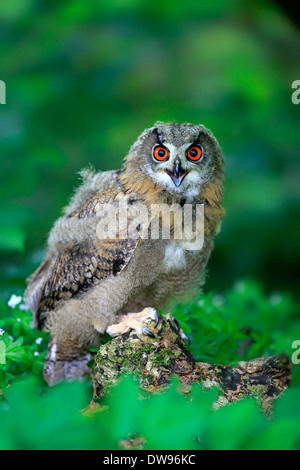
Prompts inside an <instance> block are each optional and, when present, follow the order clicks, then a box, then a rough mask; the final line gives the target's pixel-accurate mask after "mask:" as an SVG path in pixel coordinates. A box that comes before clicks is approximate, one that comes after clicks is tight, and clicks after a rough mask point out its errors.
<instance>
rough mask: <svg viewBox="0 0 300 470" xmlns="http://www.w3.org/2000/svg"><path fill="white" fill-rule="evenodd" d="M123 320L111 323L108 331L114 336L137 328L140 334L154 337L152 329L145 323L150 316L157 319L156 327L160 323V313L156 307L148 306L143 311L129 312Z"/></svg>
mask: <svg viewBox="0 0 300 470" xmlns="http://www.w3.org/2000/svg"><path fill="white" fill-rule="evenodd" d="M121 318H122V320H121V321H120V322H119V323H115V324H113V325H110V326H109V327H108V328H107V329H106V332H107V333H108V334H109V335H110V336H112V337H114V336H118V335H123V334H124V333H127V332H128V331H130V330H135V331H136V332H137V333H138V334H140V335H141V334H144V335H148V336H152V337H154V334H153V333H152V331H150V330H149V328H148V327H147V326H146V325H145V324H144V322H145V320H147V319H148V318H150V319H152V320H154V321H155V325H154V327H155V328H156V326H157V323H158V314H157V311H156V310H155V308H152V307H147V308H145V309H144V310H142V312H139V313H128V314H127V315H123V316H122V317H121Z"/></svg>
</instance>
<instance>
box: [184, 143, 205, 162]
mask: <svg viewBox="0 0 300 470" xmlns="http://www.w3.org/2000/svg"><path fill="white" fill-rule="evenodd" d="M187 157H188V159H189V160H192V161H193V162H196V161H198V160H200V158H201V157H202V149H201V147H199V146H198V145H194V146H193V147H191V148H189V149H188V152H187Z"/></svg>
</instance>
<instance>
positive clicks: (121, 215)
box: [25, 122, 224, 385]
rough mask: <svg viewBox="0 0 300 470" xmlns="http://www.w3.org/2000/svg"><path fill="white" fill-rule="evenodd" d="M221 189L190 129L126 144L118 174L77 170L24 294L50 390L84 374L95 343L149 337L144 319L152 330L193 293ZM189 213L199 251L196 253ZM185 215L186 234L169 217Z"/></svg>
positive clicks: (199, 128) (217, 156)
mask: <svg viewBox="0 0 300 470" xmlns="http://www.w3.org/2000/svg"><path fill="white" fill-rule="evenodd" d="M223 182H224V161H223V156H222V152H221V149H220V146H219V144H218V142H217V140H216V138H215V137H214V136H213V134H212V133H211V131H209V130H208V129H206V128H205V127H204V126H203V125H192V124H177V123H163V122H157V123H156V124H155V125H154V126H153V127H151V128H149V129H146V130H145V131H144V132H143V133H142V134H141V135H140V136H139V138H138V139H137V141H136V142H135V143H134V144H133V146H132V147H131V149H130V151H129V154H128V156H127V157H126V158H125V159H124V164H123V167H122V169H120V170H111V171H106V172H98V173H97V172H95V171H94V170H91V169H88V170H83V172H82V183H81V185H80V186H79V188H78V189H77V191H76V192H75V194H74V195H73V197H72V198H71V200H70V203H69V205H68V206H67V207H66V208H65V209H64V211H63V215H62V216H61V217H60V218H59V219H58V220H57V221H56V222H55V224H54V226H53V228H52V230H51V231H50V234H49V238H48V246H47V252H46V255H45V259H44V261H43V262H42V264H41V265H40V266H39V268H38V269H37V270H36V271H35V272H34V273H33V274H32V275H31V276H30V277H29V279H28V280H27V283H28V286H27V289H26V292H25V300H26V302H27V304H28V305H29V307H30V308H31V310H32V312H33V320H34V324H35V325H37V327H38V329H41V330H46V331H49V332H50V340H49V346H48V352H47V356H46V361H45V366H44V377H45V380H46V381H47V382H48V383H49V384H50V385H52V384H54V383H57V382H58V381H61V380H63V379H71V378H73V377H79V376H81V375H83V374H85V373H86V371H87V370H88V368H87V362H89V361H90V359H91V358H92V356H91V353H90V352H89V350H90V349H91V348H92V347H94V346H96V345H98V344H99V342H100V339H101V335H103V334H105V333H109V334H110V335H111V336H116V335H121V334H123V333H125V332H128V331H130V330H132V329H133V330H135V331H136V333H137V334H138V335H141V338H142V337H143V336H142V335H144V334H146V335H147V334H148V335H151V334H152V333H151V331H150V330H149V328H148V327H147V325H146V323H147V322H146V320H147V319H148V318H152V319H153V320H154V321H155V324H156V323H157V310H158V309H160V310H163V311H165V309H166V308H170V306H171V305H172V302H177V301H179V300H183V299H186V298H188V297H190V296H193V295H197V293H199V289H200V288H201V285H202V284H203V282H204V278H205V270H206V265H207V262H208V259H209V256H210V253H211V251H212V249H213V243H214V236H215V235H216V234H217V233H218V231H219V229H220V224H221V220H222V218H223V216H224V210H223V208H222V206H221V199H222V191H223ZM170 207H171V208H176V210H175V209H174V211H173V210H172V211H171V210H170V211H169V212H168V211H167V212H168V216H169V218H166V217H164V213H163V210H160V209H161V208H170ZM197 207H201V208H202V215H203V217H202V224H199V226H201V230H200V229H199V234H200V232H201V233H202V239H201V240H202V242H201V244H200V245H201V246H200V245H199V246H197V247H195V246H194V245H193V243H192V242H191V240H192V238H195V234H196V235H197V233H198V232H197V227H196V225H197V224H196V222H195V219H196V215H197V214H196V213H197ZM153 208H154V209H156V210H153ZM157 208H158V209H159V210H157ZM186 209H189V210H190V212H189V214H190V215H191V220H192V222H191V223H192V229H193V230H192V232H191V231H190V232H189V234H186V232H185V230H184V227H183V225H184V222H183V218H182V217H181V218H180V217H179V218H178V217H177V216H180V215H182V214H183V213H185V210H186ZM187 212H188V211H187ZM141 214H142V216H141ZM149 214H150V215H149ZM174 214H175V215H176V220H175V215H174ZM125 216H126V217H125ZM166 219H168V220H167V221H166ZM124 221H125V222H124ZM121 222H122V223H121ZM154 226H155V227H156V228H157V227H158V230H156V231H155V236H153V233H152V232H151V230H152V229H153V227H154ZM128 227H130V230H128ZM167 228H169V233H168V230H167ZM180 228H183V230H182V231H181V233H180V230H179V229H180ZM145 322H146V323H145Z"/></svg>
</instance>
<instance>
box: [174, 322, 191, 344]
mask: <svg viewBox="0 0 300 470" xmlns="http://www.w3.org/2000/svg"><path fill="white" fill-rule="evenodd" d="M172 320H173V322H174V323H175V325H176V326H177V329H178V331H179V333H180V337H181V338H182V339H183V340H184V341H187V343H188V345H189V346H190V344H191V340H190V338H189V337H188V336H187V335H186V334H185V333H184V331H183V330H182V329H181V328H180V324H179V321H178V320H177V318H175V317H172Z"/></svg>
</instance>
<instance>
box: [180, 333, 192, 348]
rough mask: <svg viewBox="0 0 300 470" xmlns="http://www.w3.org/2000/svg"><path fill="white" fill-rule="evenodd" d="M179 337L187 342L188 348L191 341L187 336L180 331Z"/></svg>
mask: <svg viewBox="0 0 300 470" xmlns="http://www.w3.org/2000/svg"><path fill="white" fill-rule="evenodd" d="M180 336H181V338H182V339H183V340H184V341H187V343H188V345H189V346H190V344H191V340H190V338H189V336H187V335H186V334H185V333H184V332H183V331H182V330H180Z"/></svg>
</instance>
